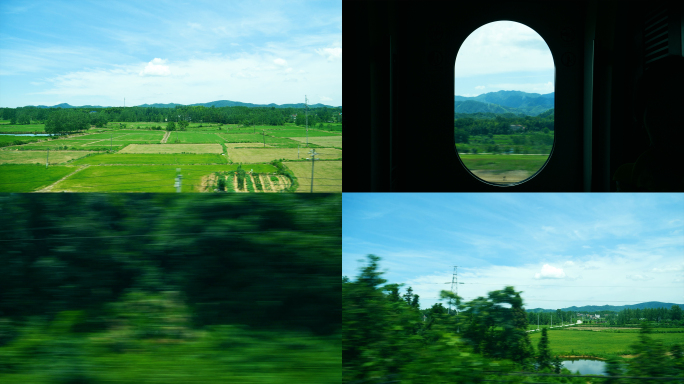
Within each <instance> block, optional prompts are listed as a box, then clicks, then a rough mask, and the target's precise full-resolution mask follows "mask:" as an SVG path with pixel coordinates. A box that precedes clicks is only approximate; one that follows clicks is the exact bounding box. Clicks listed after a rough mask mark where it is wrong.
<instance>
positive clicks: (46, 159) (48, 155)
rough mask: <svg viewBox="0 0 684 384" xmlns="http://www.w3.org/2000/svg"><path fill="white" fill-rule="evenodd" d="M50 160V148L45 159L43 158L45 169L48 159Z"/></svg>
mask: <svg viewBox="0 0 684 384" xmlns="http://www.w3.org/2000/svg"><path fill="white" fill-rule="evenodd" d="M49 158H50V148H48V149H47V157H46V158H45V169H47V167H48V159H49Z"/></svg>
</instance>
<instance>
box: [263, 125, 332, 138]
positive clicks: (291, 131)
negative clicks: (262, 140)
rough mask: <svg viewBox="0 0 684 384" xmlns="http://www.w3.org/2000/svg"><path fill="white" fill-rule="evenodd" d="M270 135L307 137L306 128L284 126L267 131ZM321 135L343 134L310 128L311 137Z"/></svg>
mask: <svg viewBox="0 0 684 384" xmlns="http://www.w3.org/2000/svg"><path fill="white" fill-rule="evenodd" d="M267 134H268V135H271V136H275V137H304V138H306V128H304V127H302V128H299V127H297V128H283V129H272V130H271V132H267ZM320 136H341V134H339V133H336V132H330V131H321V130H318V129H311V128H309V137H320Z"/></svg>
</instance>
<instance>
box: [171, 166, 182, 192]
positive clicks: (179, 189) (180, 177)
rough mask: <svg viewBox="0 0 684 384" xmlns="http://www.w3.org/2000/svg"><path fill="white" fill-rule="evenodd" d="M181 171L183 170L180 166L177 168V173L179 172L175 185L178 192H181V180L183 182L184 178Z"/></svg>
mask: <svg viewBox="0 0 684 384" xmlns="http://www.w3.org/2000/svg"><path fill="white" fill-rule="evenodd" d="M180 171H181V169H180V168H176V173H177V175H176V183H175V184H174V185H173V186H174V187H176V192H177V193H180V191H181V182H182V180H183V175H181V174H180Z"/></svg>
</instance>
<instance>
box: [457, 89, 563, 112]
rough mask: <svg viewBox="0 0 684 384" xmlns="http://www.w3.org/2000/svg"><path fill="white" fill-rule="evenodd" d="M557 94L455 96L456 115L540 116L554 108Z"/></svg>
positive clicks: (501, 93) (520, 92) (507, 92)
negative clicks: (479, 113) (507, 114)
mask: <svg viewBox="0 0 684 384" xmlns="http://www.w3.org/2000/svg"><path fill="white" fill-rule="evenodd" d="M554 95H555V92H551V93H547V94H545V95H541V94H539V93H527V92H522V91H498V92H489V93H484V94H482V95H479V96H475V97H465V96H454V113H478V112H492V113H513V114H516V115H528V116H538V115H539V114H541V113H542V112H545V111H547V110H549V109H552V108H554Z"/></svg>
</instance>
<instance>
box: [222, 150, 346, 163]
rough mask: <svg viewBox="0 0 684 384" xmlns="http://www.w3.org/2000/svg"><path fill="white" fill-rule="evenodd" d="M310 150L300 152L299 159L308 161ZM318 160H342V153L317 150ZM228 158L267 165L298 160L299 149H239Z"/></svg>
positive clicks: (231, 151) (229, 153)
mask: <svg viewBox="0 0 684 384" xmlns="http://www.w3.org/2000/svg"><path fill="white" fill-rule="evenodd" d="M308 152H309V149H307V148H301V149H300V150H299V159H306V157H307V156H308ZM316 153H318V154H319V156H317V157H316V158H318V159H340V158H342V151H341V150H339V149H335V148H316ZM228 156H230V159H231V160H232V161H234V162H243V163H262V162H264V163H267V162H270V161H272V160H274V159H286V160H297V148H258V147H257V148H239V149H229V150H228Z"/></svg>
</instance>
